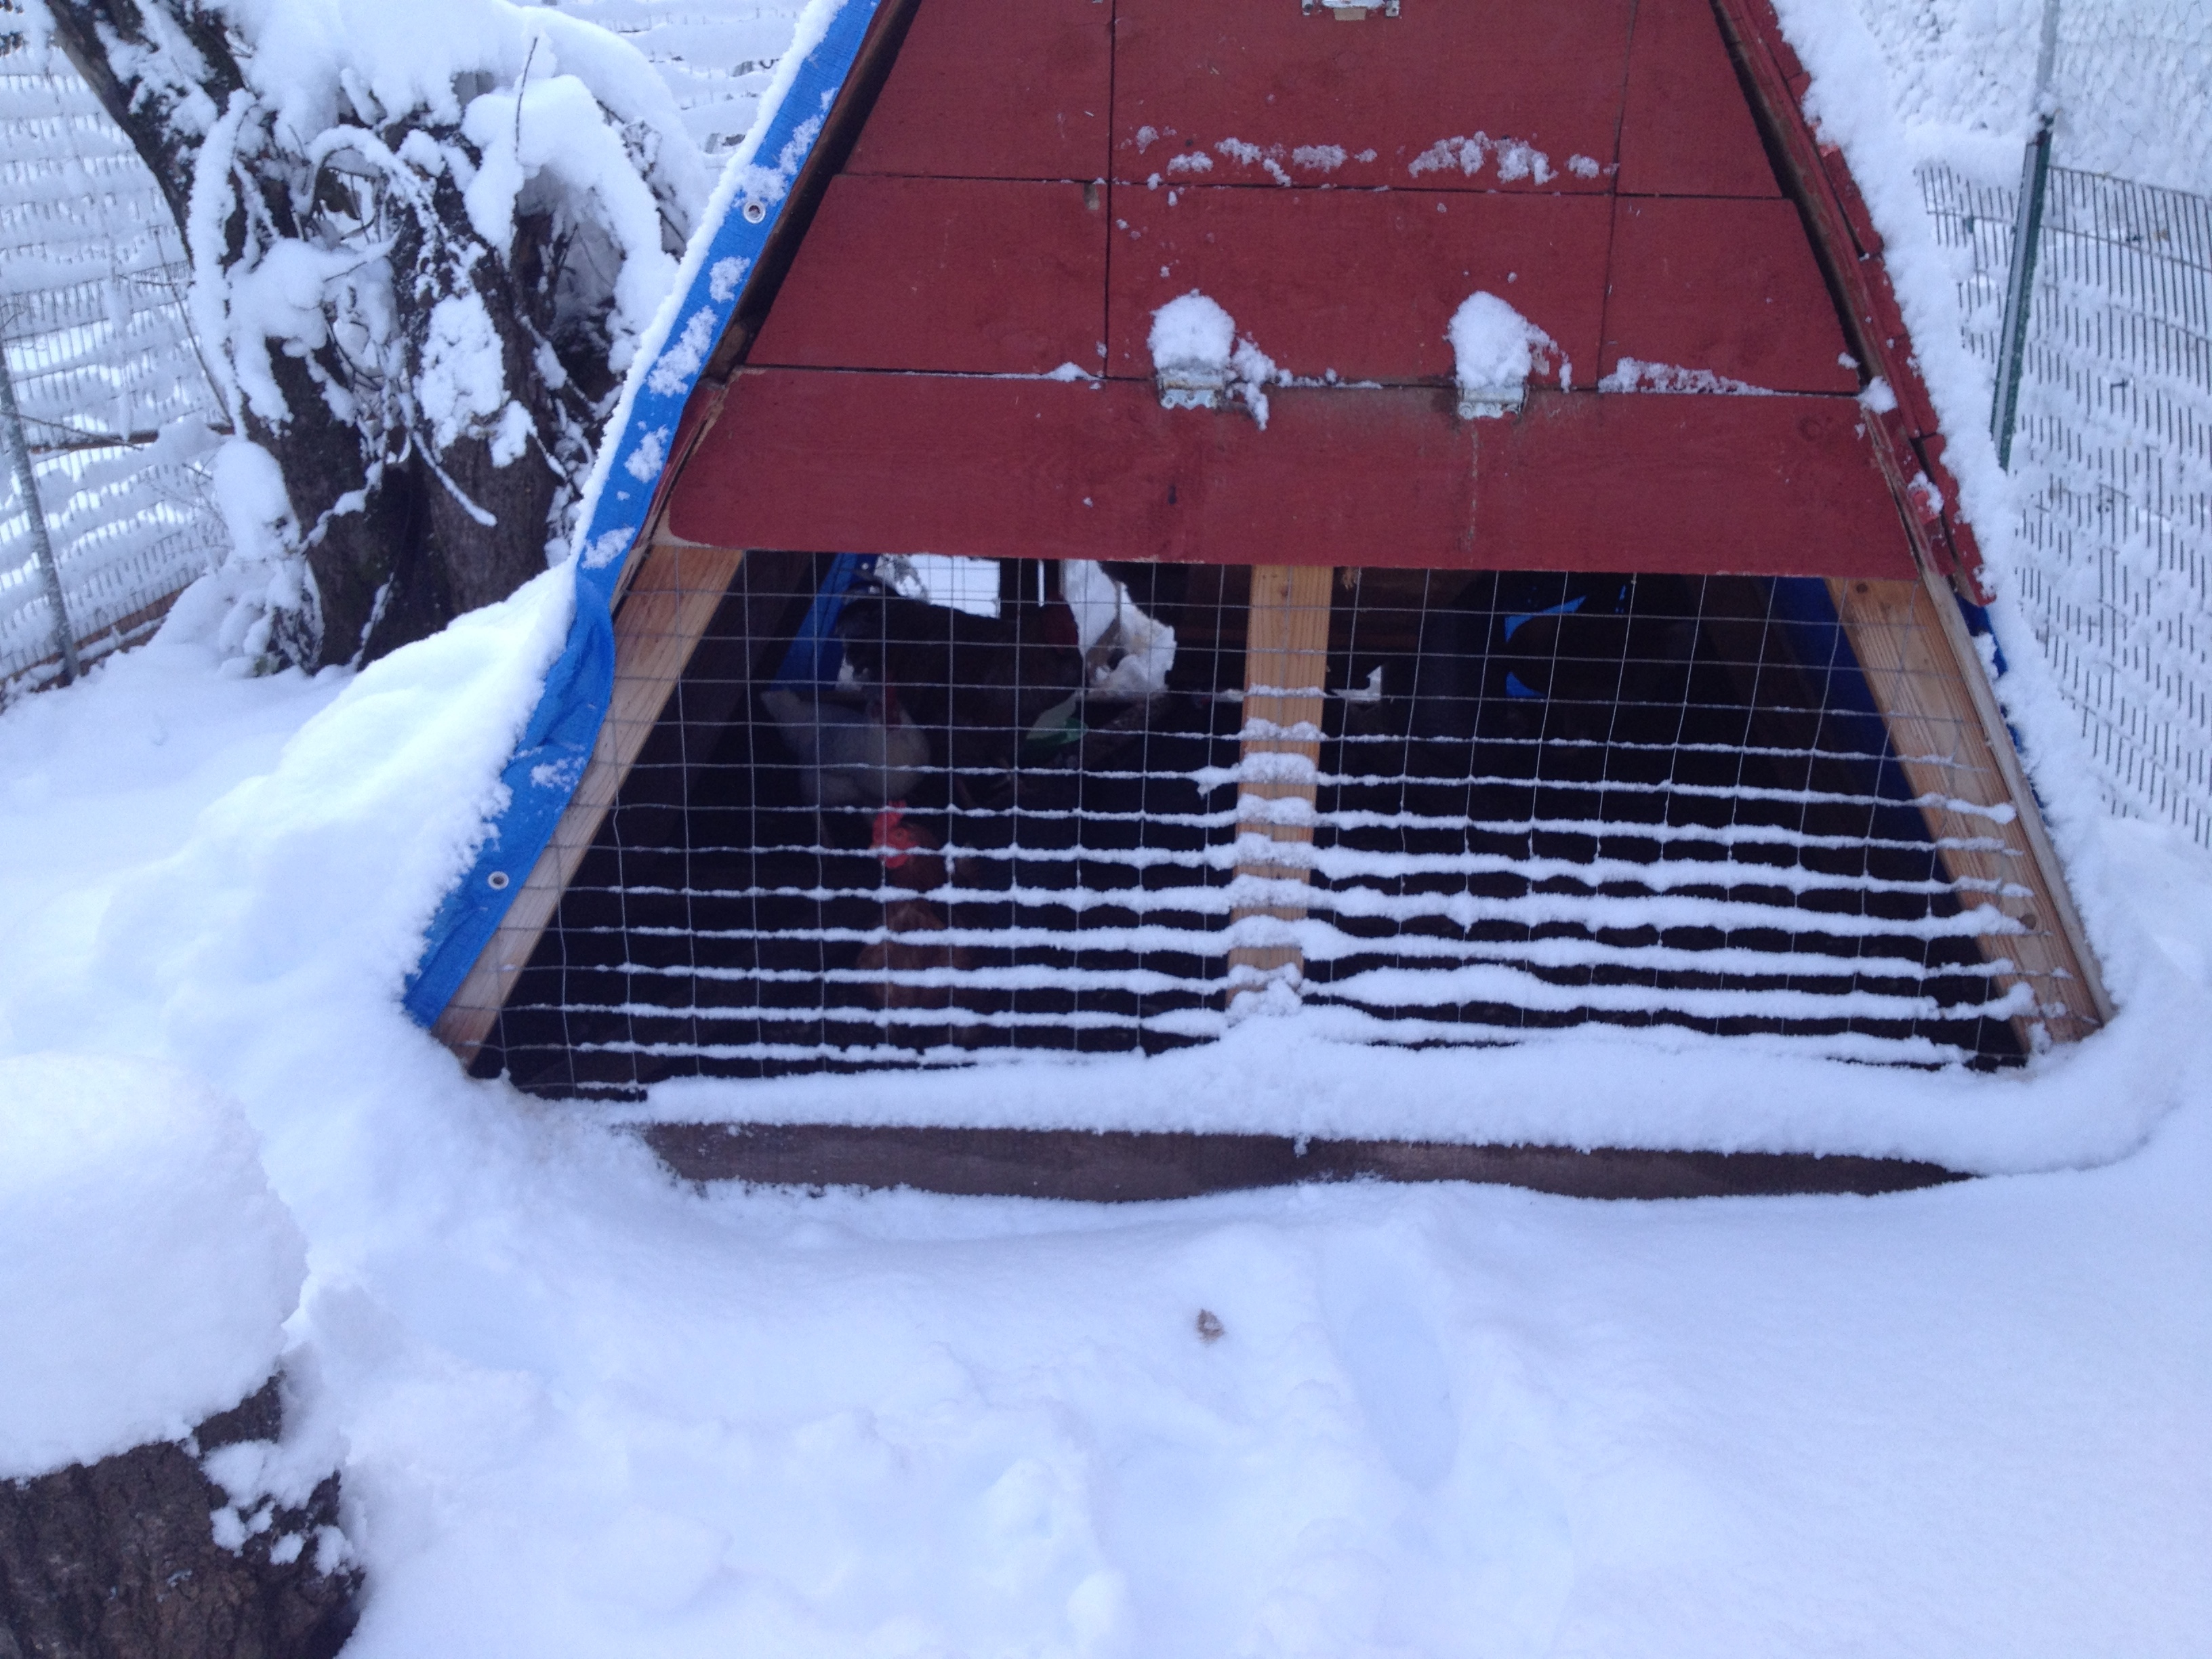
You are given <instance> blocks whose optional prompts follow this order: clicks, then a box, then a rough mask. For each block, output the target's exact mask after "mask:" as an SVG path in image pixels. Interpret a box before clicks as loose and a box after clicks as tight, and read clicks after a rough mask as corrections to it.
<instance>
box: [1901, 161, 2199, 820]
mask: <svg viewBox="0 0 2212 1659" xmlns="http://www.w3.org/2000/svg"><path fill="white" fill-rule="evenodd" d="M1921 186H1922V190H1923V196H1924V198H1925V200H1926V202H1927V205H1928V210H1929V214H1930V215H1931V216H1932V217H1933V219H1934V222H1935V225H1936V235H1937V240H1939V242H1941V243H1942V245H1943V246H1945V247H1946V248H1948V249H1949V250H1950V251H1951V252H1952V253H1953V254H1954V259H1955V261H1956V272H1957V277H1958V287H1959V299H1960V321H1961V326H1962V329H1963V331H1964V334H1965V337H1966V343H1968V345H1969V346H1970V347H1971V348H1972V349H1973V350H1975V351H1976V352H1977V353H1978V355H1979V356H1981V357H1982V358H1983V359H1984V361H1985V362H1988V363H1989V364H1990V366H1991V368H1992V371H1993V372H1994V370H1995V368H1996V362H1997V358H1998V352H1999V338H1998V337H1999V333H2000V325H2001V321H2002V314H2003V310H2004V290H2005V283H2006V276H2007V273H2008V270H2009V269H2010V264H2011V260H2012V257H2013V246H2012V244H2013V238H2014V222H2015V206H2016V192H2015V191H2014V190H2012V189H2009V188H2006V187H2002V186H1991V185H1980V184H1976V183H1973V182H1972V181H1970V180H1968V179H1966V178H1964V177H1962V176H1961V175H1960V173H1957V172H1955V171H1954V170H1953V169H1952V168H1950V167H1946V166H1942V165H1940V164H1938V165H1933V166H1929V167H1924V168H1923V170H1922V172H1921ZM2038 247H2039V253H2038V258H2037V263H2036V267H2035V287H2034V291H2033V299H2032V301H2031V305H2030V308H2029V312H2028V319H2027V352H2026V357H2025V361H2024V362H2023V365H2022V374H2021V398H2020V415H2019V426H2018V433H2017V436H2016V437H2015V442H2014V450H2013V467H2014V471H2015V473H2016V474H2017V475H2019V476H2021V477H2022V479H2023V480H2024V481H2025V483H2027V489H2026V490H2025V491H2024V492H2023V494H2024V496H2025V501H2024V504H2023V506H2022V508H2021V517H2020V521H2019V525H2018V533H2019V535H2020V537H2021V542H2022V544H2023V549H2024V551H2025V553H2026V556H2025V557H2024V558H2023V559H2022V560H2021V566H2020V569H2021V600H2022V602H2023V603H2024V604H2025V605H2026V607H2027V611H2028V614H2029V616H2030V617H2031V618H2032V619H2033V625H2034V628H2035V633H2036V639H2037V641H2038V643H2039V645H2040V646H2041V647H2042V648H2043V650H2044V652H2045V655H2046V656H2047V657H2048V658H2049V659H2050V661H2051V666H2052V668H2053V669H2054V671H2056V673H2057V678H2058V681H2059V683H2060V684H2061V685H2062V686H2063V688H2064V690H2065V691H2066V693H2067V695H2068V696H2069V698H2070V699H2071V700H2072V702H2073V704H2074V706H2075V708H2076V709H2077V710H2078V711H2079V713H2080V715H2081V725H2082V730H2083V732H2084V734H2085V735H2086V736H2087V738H2089V740H2090V743H2091V745H2092V747H2093V750H2094V751H2095V753H2096V754H2097V756H2098V757H2099V759H2100V761H2101V762H2102V763H2103V764H2104V768H2105V775H2104V777H2103V779H2102V780H2101V782H2102V784H2103V786H2104V790H2105V793H2106V797H2107V799H2108V800H2109V801H2110V803H2111V804H2112V805H2113V806H2114V807H2116V808H2117V809H2118V810H2121V811H2132V812H2137V813H2142V814H2146V815H2148V816H2151V817H2166V818H2169V819H2171V820H2172V822H2174V823H2178V824H2180V825H2182V826H2183V827H2184V828H2185V829H2188V830H2189V832H2190V833H2191V835H2192V836H2195V837H2196V839H2197V841H2199V842H2203V843H2204V844H2206V845H2208V846H2212V201H2208V200H2207V199H2205V198H2204V197H2197V196H2191V195H2187V194H2185V193H2184V192H2182V191H2172V190H2160V189H2155V188H2153V187H2151V186H2148V185H2138V184H2131V183H2129V182H2127V181H2126V180H2124V179H2109V178H2104V177H2100V176H2099V175H2097V174H2094V173H2081V172H2076V171H2074V170H2073V169H2070V168H2066V167H2053V168H2052V169H2051V178H2050V185H2049V194H2048V196H2047V197H2046V204H2045V213H2044V219H2043V226H2042V232H2041V234H2040V236H2039V238H2038Z"/></svg>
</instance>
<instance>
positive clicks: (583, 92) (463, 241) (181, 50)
mask: <svg viewBox="0 0 2212 1659" xmlns="http://www.w3.org/2000/svg"><path fill="white" fill-rule="evenodd" d="M46 11H47V13H48V15H49V19H50V24H49V26H50V27H51V29H52V38H53V40H54V42H55V44H57V45H58V46H60V47H61V49H62V50H63V51H64V52H66V53H67V54H68V56H69V58H70V61H71V62H72V63H74V64H76V66H77V68H78V69H79V70H80V71H81V72H82V74H83V75H84V76H85V77H86V79H87V80H88V82H90V84H91V85H92V86H93V88H94V90H95V91H96V92H97V93H98V94H100V100H101V101H102V103H103V104H104V105H105V106H106V108H107V109H108V111H109V112H110V113H111V114H112V115H113V117H114V118H115V119H116V121H117V122H118V124H119V125H121V126H122V127H123V129H124V131H125V132H127V133H128V134H129V135H130V137H131V142H132V143H134V144H135V145H136V146H137V149H138V151H139V153H140V154H141V155H143V156H144V157H145V159H146V161H147V163H148V165H149V167H152V169H153V171H154V173H155V177H156V178H157V179H159V180H161V185H162V189H163V191H164V192H165V194H166V195H167V199H168V201H169V204H170V206H171V208H172V210H173V211H174V212H175V214H176V216H177V220H178V223H179V226H180V228H182V229H183V232H184V234H185V243H186V246H187V247H188V248H189V249H190V251H191V258H192V263H193V273H194V274H193V291H192V304H193V313H194V320H195V324H196V325H197V329H198V331H199V334H200V337H201V339H202V342H203V345H204V347H205V348H206V349H208V350H209V352H210V356H211V358H212V359H213V360H214V368H215V370H216V378H217V380H218V381H219V383H220V384H221V389H222V392H223V394H224V396H225V398H226V401H227V402H228V405H229V410H230V415H231V420H232V426H233V431H232V435H231V437H230V439H229V441H228V442H227V443H226V445H225V446H224V447H223V449H222V451H221V452H220V453H219V454H218V455H217V457H216V465H215V477H216V496H217V500H218V502H219V504H220V505H221V507H222V511H223V514H224V517H225V519H226V520H227V521H228V525H229V527H230V531H231V535H232V539H233V542H234V546H235V553H234V558H233V560H232V563H231V566H230V567H229V568H228V569H227V571H226V572H225V573H223V574H222V578H221V579H222V580H225V581H226V582H227V583H228V585H229V586H230V587H231V589H232V592H233V594H234V599H235V605H234V610H233V611H232V613H231V615H232V620H231V623H230V624H229V632H230V636H231V637H230V639H229V641H228V642H229V643H231V644H232V645H233V646H234V647H235V648H237V649H238V650H240V652H242V653H244V654H246V656H248V657H251V658H253V659H258V660H260V661H263V662H266V663H270V664H275V663H283V662H289V663H296V664H300V665H305V666H314V665H323V664H330V663H345V662H349V661H359V660H362V659H366V658H372V657H375V656H378V655H380V654H382V653H384V652H386V651H388V650H391V649H392V648H393V647H397V646H399V645H402V644H404V643H405V642H406V641H409V640H412V639H416V638H420V637H421V636H422V635H425V634H428V633H430V632H433V631H435V629H438V628H440V627H441V626H443V625H444V623H446V622H447V620H448V619H449V618H450V617H453V616H454V615H455V614H457V613H458V612H459V611H466V610H469V609H471V608H473V607H475V606H477V605H484V604H488V603H489V602H490V601H492V600H495V599H500V598H502V597H504V596H505V595H506V594H507V593H509V592H512V591H513V589H514V588H515V587H516V586H519V585H520V583H521V582H523V581H524V580H526V579H527V578H528V577H529V576H531V575H532V574H534V573H535V572H537V571H538V570H541V569H543V568H544V566H545V563H546V561H547V558H548V556H549V553H550V554H552V555H555V556H557V555H558V554H559V553H560V552H562V550H564V548H565V544H564V542H563V536H564V532H565V530H566V527H567V519H568V513H569V509H570V508H571V507H572V506H573V504H574V500H575V497H576V494H577V491H578V489H579V488H580V484H581V483H582V475H583V471H584V468H585V467H586V465H587V464H588V461H589V459H590V454H591V449H592V443H593V442H594V441H595V440H596V438H597V436H598V435H599V428H600V426H601V424H602V422H604V420H605V416H606V415H607V414H608V412H609V411H610V410H611V404H612V400H613V397H614V393H615V388H616V386H617V383H618V380H619V377H620V375H621V373H622V371H623V369H624V368H626V367H627V366H628V361H629V355H630V353H631V352H632V350H633V349H634V348H635V340H636V337H637V335H638V334H639V332H640V331H641V330H642V329H643V327H644V326H645V325H646V323H647V321H648V319H650V318H651V316H652V313H653V310H654V308H655V307H656V306H657V305H658V303H659V300H660V298H661V296H662V295H663V294H665V292H666V290H667V289H668V287H669V285H670V283H671V282H672V280H673V276H674V270H675V258H676V256H677V254H678V252H680V250H681V247H682V245H683V240H684V237H685V235H686V234H688V233H689V231H690V226H691V223H692V221H693V219H694V217H695V216H696V213H697V211H698V210H699V207H700V205H701V204H702V200H703V197H704V194H705V189H706V173H705V168H704V165H703V163H702V160H701V158H700V156H699V155H698V152H697V150H696V146H694V145H693V143H692V142H691V140H690V137H688V136H687V135H686V134H685V132H684V129H683V126H682V125H681V122H680V119H679V118H678V113H677V111H676V109H675V107H674V105H673V103H672V101H671V100H670V98H669V96H668V94H667V92H666V90H665V87H663V85H662V84H661V82H659V79H658V78H657V77H656V76H654V75H653V71H652V70H651V68H650V67H649V66H648V65H647V64H646V63H645V62H644V60H643V59H642V58H641V57H639V56H638V55H637V53H636V52H635V51H633V50H632V49H631V48H630V47H629V46H627V45H626V44H624V43H623V42H622V41H620V40H617V39H616V38H615V37H613V36H611V35H609V34H606V33H604V32H602V31H599V30H598V29H595V28H593V27H591V26H589V25H587V24H583V23H580V22H578V21H574V20H573V19H569V18H566V17H563V16H562V15H559V14H557V13H554V12H550V11H546V10H542V9H526V8H521V7H518V6H514V5H511V4H508V3H507V0H278V3H275V4H270V3H268V0H46ZM37 21H41V20H38V19H36V18H34V27H35V25H36V22H37Z"/></svg>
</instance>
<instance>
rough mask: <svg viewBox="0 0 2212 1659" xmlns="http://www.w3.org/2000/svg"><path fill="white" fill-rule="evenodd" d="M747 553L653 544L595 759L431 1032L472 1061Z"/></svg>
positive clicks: (618, 646) (630, 604) (622, 637)
mask: <svg viewBox="0 0 2212 1659" xmlns="http://www.w3.org/2000/svg"><path fill="white" fill-rule="evenodd" d="M743 558H744V554H743V553H741V552H739V551H738V550H736V549H735V548H728V547H698V546H694V545H691V544H687V543H681V542H676V541H673V540H665V539H663V540H656V541H655V542H653V544H651V545H650V547H649V548H648V549H647V552H646V556H645V557H644V559H643V560H642V561H641V562H640V564H639V566H638V569H637V574H635V576H634V577H633V578H632V579H631V580H630V584H629V589H628V591H627V592H625V593H624V594H623V601H622V608H621V609H620V610H619V611H617V612H616V613H615V686H614V696H613V698H612V700H611V702H609V703H608V705H607V717H606V719H605V720H604V721H603V722H602V723H601V724H600V726H599V741H598V742H597V743H596V744H594V745H593V746H592V758H591V762H590V763H589V764H588V765H587V766H586V768H585V769H584V775H583V778H582V781H580V782H579V783H578V784H577V785H576V793H574V795H573V796H571V797H570V798H569V800H568V810H567V811H563V812H562V814H561V822H560V823H558V824H557V825H556V826H555V828H554V830H553V838H552V840H550V842H546V844H545V850H544V852H543V853H541V854H538V862H537V863H536V864H535V865H534V866H532V868H531V872H530V876H529V878H528V879H527V880H526V881H525V882H524V883H523V884H522V890H521V891H520V892H519V893H517V894H516V895H515V896H514V902H513V904H512V905H510V906H508V907H507V915H506V917H505V919H504V920H502V921H501V923H500V925H499V931H498V932H496V933H494V934H493V935H492V936H491V941H490V943H489V944H488V945H485V946H484V948H483V953H482V954H481V955H479V956H478V957H477V960H476V965H475V966H473V967H472V968H471V969H469V976H468V977H467V978H466V979H465V980H463V981H461V988H460V989H459V990H458V991H456V992H455V993H454V994H453V1000H452V1001H451V1002H449V1003H447V1005H446V1011H445V1012H443V1013H442V1014H441V1015H439V1016H438V1023H437V1024H436V1025H435V1026H434V1027H432V1028H431V1029H432V1032H433V1034H434V1035H435V1036H436V1037H437V1039H438V1040H439V1041H440V1042H442V1043H444V1044H445V1045H446V1046H447V1048H451V1049H452V1050H453V1052H454V1053H455V1054H458V1055H459V1056H460V1059H461V1063H462V1064H463V1065H464V1066H466V1065H469V1064H471V1062H473V1061H474V1060H475V1059H476V1057H477V1050H478V1049H480V1048H483V1044H484V1041H485V1039H486V1038H488V1037H489V1036H490V1035H491V1028H492V1025H493V1024H494V1022H495V1021H496V1020H497V1019H498V1018H499V1012H500V1010H501V1009H502V1008H504V1007H505V1006H507V997H508V995H509V994H511V993H512V992H513V989H514V982H515V981H516V980H518V979H520V977H521V976H522V970H523V969H526V968H527V967H528V966H529V965H530V958H531V957H532V955H533V954H535V953H536V951H537V949H538V940H539V939H541V938H543V937H544V933H545V930H546V928H547V927H550V926H551V925H552V921H553V915H554V913H555V912H556V910H558V909H559V908H560V906H561V895H562V894H563V893H564V892H566V891H567V890H568V883H569V882H570V881H571V880H572V879H574V876H575V874H576V870H577V867H578V866H580V865H581V864H582V863H583V861H584V854H586V853H588V852H589V851H591V848H592V842H594V841H596V840H597V839H598V838H599V826H600V824H602V823H605V821H606V816H607V814H608V812H610V811H612V810H613V807H614V804H615V797H616V796H617V794H619V793H621V792H622V786H623V779H624V778H626V777H628V776H629V769H630V765H631V763H633V762H635V760H636V759H637V757H638V751H639V750H641V749H643V748H644V747H645V740H646V739H647V738H648V737H650V736H652V735H653V726H655V725H657V724H658V723H659V720H660V712H661V710H662V709H663V708H666V707H667V704H668V694H669V693H670V692H671V691H673V690H675V689H676V682H677V681H678V680H679V679H681V678H683V677H684V667H685V666H686V665H688V664H689V663H690V660H691V653H692V652H693V651H694V650H695V649H696V647H697V646H698V644H699V639H700V636H701V635H703V634H704V633H705V632H706V631H707V627H708V623H711V622H713V621H714V612H715V611H716V610H718V609H719V608H720V605H721V603H722V600H723V598H724V597H725V596H726V594H727V593H728V592H729V591H730V583H731V582H732V580H735V579H736V576H737V574H738V562H739V561H741V560H742V559H743Z"/></svg>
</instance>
